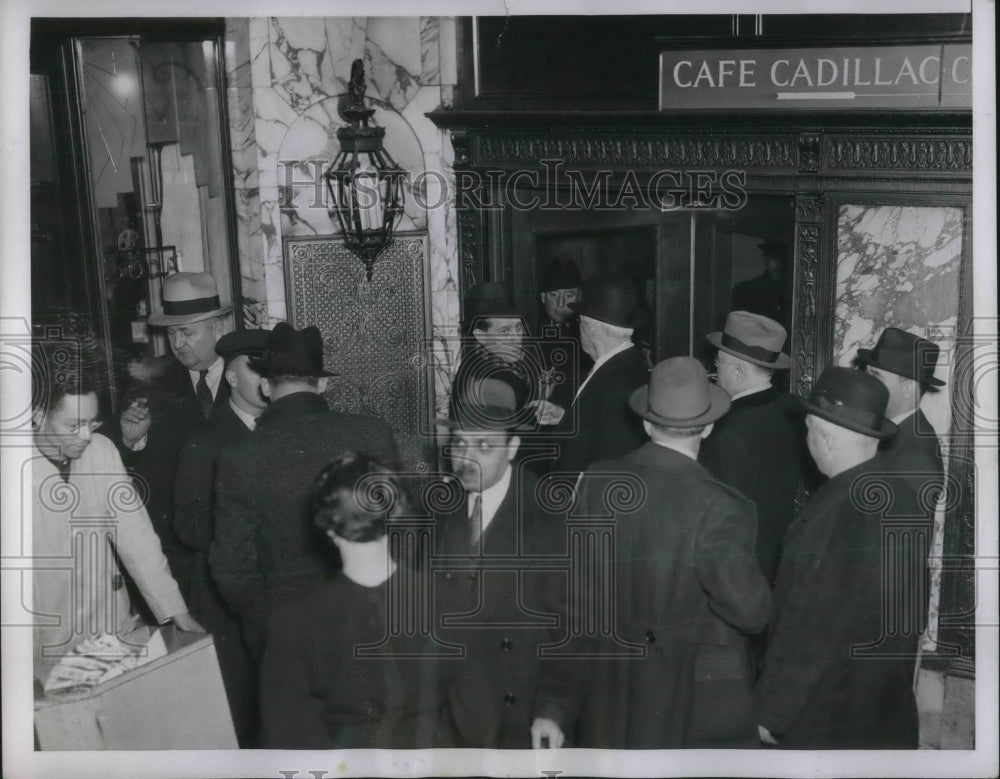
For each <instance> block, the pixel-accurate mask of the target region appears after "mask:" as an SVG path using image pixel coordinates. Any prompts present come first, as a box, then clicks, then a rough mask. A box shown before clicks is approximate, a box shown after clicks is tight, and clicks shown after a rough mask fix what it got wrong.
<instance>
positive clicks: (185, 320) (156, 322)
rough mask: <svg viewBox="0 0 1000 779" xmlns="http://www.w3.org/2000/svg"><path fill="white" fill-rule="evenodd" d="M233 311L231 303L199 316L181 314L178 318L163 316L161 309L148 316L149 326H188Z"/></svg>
mask: <svg viewBox="0 0 1000 779" xmlns="http://www.w3.org/2000/svg"><path fill="white" fill-rule="evenodd" d="M232 310H233V305H232V303H227V304H226V305H224V306H222V308H217V309H214V310H212V311H203V312H201V313H200V314H182V315H178V316H171V315H169V314H164V313H163V309H162V308H158V309H156V311H154V312H153V313H152V314H150V315H149V324H150V325H151V326H152V327H170V326H171V325H190V324H194V323H195V322H203V321H205V320H206V319H214V318H215V317H217V316H223V315H224V314H228V313H229V312H230V311H232Z"/></svg>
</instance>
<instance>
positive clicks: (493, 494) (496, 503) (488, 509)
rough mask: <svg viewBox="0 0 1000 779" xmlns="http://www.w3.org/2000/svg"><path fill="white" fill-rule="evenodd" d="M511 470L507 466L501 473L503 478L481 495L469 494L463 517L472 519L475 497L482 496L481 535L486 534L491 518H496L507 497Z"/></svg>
mask: <svg viewBox="0 0 1000 779" xmlns="http://www.w3.org/2000/svg"><path fill="white" fill-rule="evenodd" d="M512 470H513V469H512V468H511V466H510V465H508V466H507V470H505V471H504V472H503V476H501V477H500V481H498V482H497V483H496V484H494V485H493V486H492V487H487V488H486V489H485V490H483V491H482V493H479V492H470V493H469V496H468V501H467V503H466V512H465V515H466V516H467V517H469V518H471V517H472V507H473V506H475V504H476V496H477V495H480V494H481V495H482V496H483V535H485V534H486V528H488V527H489V526H490V522H492V521H493V517H495V516H496V513H497V511H499V509H500V504H501V503H503V499H504V498H505V497H506V495H507V489H508V488H509V487H510V478H511V473H512Z"/></svg>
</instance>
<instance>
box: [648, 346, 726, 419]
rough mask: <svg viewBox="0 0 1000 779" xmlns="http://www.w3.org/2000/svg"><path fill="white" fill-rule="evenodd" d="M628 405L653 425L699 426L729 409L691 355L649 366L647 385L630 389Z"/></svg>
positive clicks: (718, 391) (719, 392)
mask: <svg viewBox="0 0 1000 779" xmlns="http://www.w3.org/2000/svg"><path fill="white" fill-rule="evenodd" d="M628 404H629V406H631V407H632V410H633V411H634V412H635V413H636V414H638V415H639V416H641V417H642V418H643V419H648V420H649V421H650V422H654V423H656V424H657V425H667V426H668V427H699V426H701V425H707V424H708V423H709V422H714V421H715V420H716V419H718V418H719V417H721V416H722V415H723V414H725V413H726V412H727V411H729V405H730V400H729V395H727V394H726V391H725V390H724V389H722V387H720V386H718V385H716V384H712V383H711V382H710V381H709V380H708V373H706V371H705V367H704V366H703V365H702V364H701V363H700V362H698V361H697V360H696V359H694V357H671V358H670V359H667V360H664V361H663V362H661V363H658V364H657V365H656V367H654V368H653V372H652V374H651V375H650V377H649V384H647V385H645V386H643V387H639V389H637V390H636V391H635V392H633V393H632V395H631V396H630V397H629V399H628Z"/></svg>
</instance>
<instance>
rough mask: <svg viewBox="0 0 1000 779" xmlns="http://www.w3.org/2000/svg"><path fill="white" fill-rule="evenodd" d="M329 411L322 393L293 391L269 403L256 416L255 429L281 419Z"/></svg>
mask: <svg viewBox="0 0 1000 779" xmlns="http://www.w3.org/2000/svg"><path fill="white" fill-rule="evenodd" d="M329 411H330V407H329V406H328V405H327V404H326V401H325V400H324V399H323V396H322V395H317V394H316V393H315V392H293V393H292V394H291V395H285V397H283V398H279V399H278V400H276V401H274V402H273V403H271V405H270V406H268V407H267V408H266V409H264V413H263V414H261V415H260V416H259V417H257V429H258V430H259V429H260V428H262V427H267V426H268V425H273V424H274V423H275V422H280V421H281V420H283V419H290V418H293V417H299V416H306V415H309V414H325V413H328V412H329Z"/></svg>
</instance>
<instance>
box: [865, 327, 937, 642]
mask: <svg viewBox="0 0 1000 779" xmlns="http://www.w3.org/2000/svg"><path fill="white" fill-rule="evenodd" d="M939 355H940V347H938V345H937V344H936V343H934V342H933V341H929V340H927V339H926V338H920V337H919V336H916V335H913V334H912V333H907V332H906V331H905V330H900V329H899V328H895V327H890V328H887V329H886V330H884V331H883V332H882V334H881V335H880V336H879V338H878V342H877V343H876V344H875V347H874V348H873V349H858V354H857V357H856V362H857V363H858V364H860V365H861V366H862V367H864V369H865V370H866V371H867V372H868V373H869V374H871V375H872V376H874V377H875V378H876V379H878V380H879V381H880V382H882V384H884V385H885V388H886V390H887V391H888V393H889V402H888V405H887V406H886V412H885V413H886V416H888V417H889V418H890V419H891V420H892V421H893V422H894V423H895V424H896V426H897V427H898V428H899V433H898V434H897V435H895V436H892V437H891V438H888V439H885V440H883V441H882V442H881V443H880V445H879V452H880V453H881V454H882V456H883V457H882V459H883V461H884V463H885V466H886V471H887V474H886V483H887V484H888V485H889V487H890V488H891V495H892V504H891V506H890V508H889V509H888V514H889V515H890V516H892V517H893V518H894V522H895V523H896V528H895V529H896V533H897V536H898V537H899V538H900V539H901V540H902V537H903V535H906V536H907V538H906V542H907V543H905V544H901V545H899V546H898V547H897V551H898V553H899V554H901V555H905V554H907V553H909V554H914V555H918V556H920V560H919V562H920V563H921V564H920V565H919V567H918V568H917V571H918V572H919V575H920V577H921V580H920V582H919V584H918V597H914V598H910V599H909V600H907V601H905V602H904V603H902V604H898V606H899V607H901V608H905V609H906V610H907V612H908V613H900V614H898V615H897V616H898V617H899V618H900V620H901V621H900V623H899V624H900V625H902V626H904V627H905V628H906V629H907V630H908V632H909V633H910V634H911V636H912V638H913V643H912V644H911V651H912V655H913V658H914V660H915V659H916V655H917V645H918V641H919V635H920V633H922V632H923V630H924V629H925V628H926V626H927V614H928V607H929V604H930V591H931V584H930V571H929V569H928V567H927V566H926V565H924V564H923V563H924V562H926V557H927V554H928V550H929V549H930V548H931V544H932V540H933V534H934V516H935V511H936V509H937V502H938V499H939V498H940V497H941V492H942V490H943V488H944V464H943V462H942V458H941V447H940V444H939V442H938V437H937V433H936V432H935V430H934V428H933V427H932V426H931V423H930V422H929V421H928V420H927V417H926V416H924V413H923V411H921V410H920V403H921V400H922V399H923V397H924V396H925V395H926V394H928V393H933V392H937V391H938V388H939V387H942V386H944V382H943V381H941V380H940V379H938V378H937V377H935V376H934V370H935V368H936V367H937V363H938V357H939ZM904 523H905V525H904ZM902 567H904V568H907V567H909V565H908V564H906V563H905V562H903V566H902Z"/></svg>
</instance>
